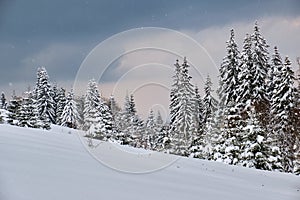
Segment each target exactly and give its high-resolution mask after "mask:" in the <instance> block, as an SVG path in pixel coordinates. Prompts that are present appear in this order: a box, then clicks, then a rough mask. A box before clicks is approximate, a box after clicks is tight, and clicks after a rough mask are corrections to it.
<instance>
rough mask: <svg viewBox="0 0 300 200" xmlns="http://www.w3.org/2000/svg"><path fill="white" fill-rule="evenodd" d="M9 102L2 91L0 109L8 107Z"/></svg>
mask: <svg viewBox="0 0 300 200" xmlns="http://www.w3.org/2000/svg"><path fill="white" fill-rule="evenodd" d="M6 106H7V103H6V98H5V94H4V92H2V93H1V99H0V109H6Z"/></svg>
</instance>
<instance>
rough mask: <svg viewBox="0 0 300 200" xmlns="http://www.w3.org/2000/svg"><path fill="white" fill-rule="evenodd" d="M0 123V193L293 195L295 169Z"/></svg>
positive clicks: (60, 196)
mask: <svg viewBox="0 0 300 200" xmlns="http://www.w3.org/2000/svg"><path fill="white" fill-rule="evenodd" d="M81 135H82V133H81V132H79V131H78V132H77V131H75V130H72V129H67V128H62V127H59V126H54V127H53V129H52V130H50V131H43V130H35V129H29V128H27V129H26V128H19V127H13V126H9V125H0V200H25V199H26V200H48V199H49V200H69V199H70V200H77V199H78V200H92V199H130V200H134V199H143V200H145V199H151V200H152V199H153V200H154V199H155V200H158V199H172V200H173V199H188V200H191V199H197V200H200V199H205V200H210V199H216V200H220V199H230V200H234V199H236V200H247V199H255V200H258V199H263V200H268V199H270V200H276V199H278V200H285V199H286V200H299V199H300V191H299V190H300V177H298V176H295V175H292V174H283V173H276V172H266V171H259V170H255V169H247V168H243V167H237V166H228V165H225V164H222V163H217V162H209V161H204V160H199V159H192V158H181V157H176V156H171V155H165V154H161V153H154V152H150V151H145V150H141V149H133V148H130V147H124V146H118V145H116V144H111V143H106V142H101V143H100V142H98V141H94V142H93V143H94V145H96V146H97V147H95V148H92V149H91V148H88V147H87V145H86V144H87V139H86V138H83V137H82V136H81Z"/></svg>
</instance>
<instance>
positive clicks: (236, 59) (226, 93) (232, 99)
mask: <svg viewBox="0 0 300 200" xmlns="http://www.w3.org/2000/svg"><path fill="white" fill-rule="evenodd" d="M230 33H231V34H230V39H229V40H228V41H227V42H226V44H227V47H226V49H227V55H226V56H225V57H224V58H223V61H222V64H221V67H220V70H219V71H220V75H219V77H220V80H219V83H220V86H219V89H218V94H219V98H220V104H221V108H222V107H227V106H228V105H229V104H230V103H233V104H234V106H235V103H236V100H237V98H238V87H239V85H240V80H239V74H240V73H241V65H240V52H239V50H238V46H237V44H236V42H235V39H234V31H233V29H232V30H231V31H230Z"/></svg>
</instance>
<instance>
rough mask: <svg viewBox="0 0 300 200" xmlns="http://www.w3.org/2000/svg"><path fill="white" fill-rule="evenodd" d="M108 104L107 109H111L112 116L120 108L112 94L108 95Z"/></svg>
mask: <svg viewBox="0 0 300 200" xmlns="http://www.w3.org/2000/svg"><path fill="white" fill-rule="evenodd" d="M108 106H109V109H110V110H111V114H112V116H113V118H114V117H115V115H116V113H117V112H119V111H120V110H121V109H120V108H119V107H118V105H117V103H116V100H115V97H114V95H110V97H109V104H108Z"/></svg>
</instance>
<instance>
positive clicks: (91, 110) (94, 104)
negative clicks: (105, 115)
mask: <svg viewBox="0 0 300 200" xmlns="http://www.w3.org/2000/svg"><path fill="white" fill-rule="evenodd" d="M99 105H100V94H99V91H98V86H97V83H96V82H95V80H94V79H92V80H90V81H89V83H88V87H87V91H86V94H85V101H84V111H83V116H84V125H83V130H88V129H89V128H90V127H91V125H92V124H94V125H96V124H97V123H98V122H99V121H100V119H99V117H100V111H99V110H98V107H99Z"/></svg>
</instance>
